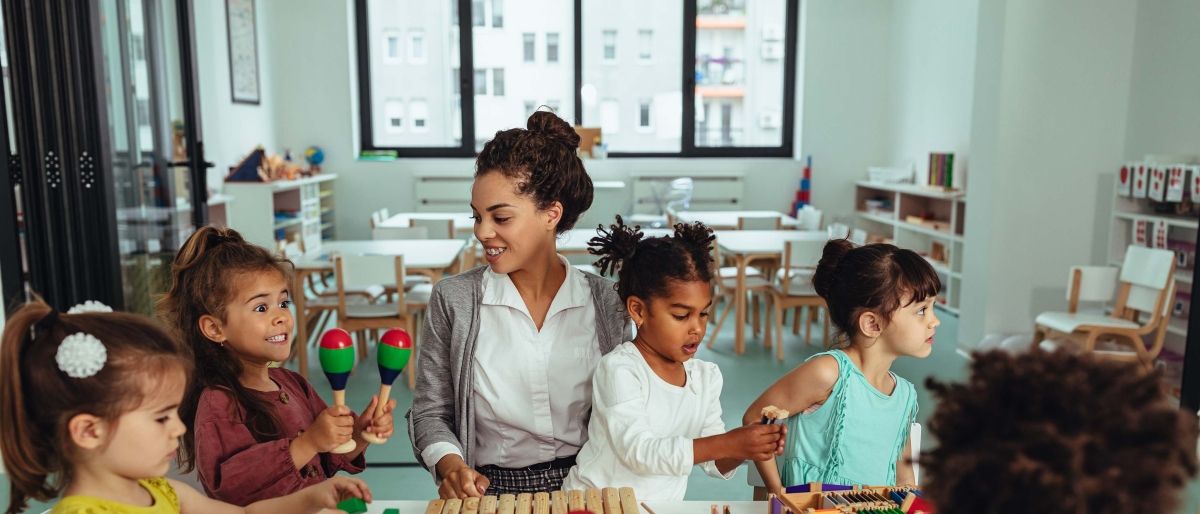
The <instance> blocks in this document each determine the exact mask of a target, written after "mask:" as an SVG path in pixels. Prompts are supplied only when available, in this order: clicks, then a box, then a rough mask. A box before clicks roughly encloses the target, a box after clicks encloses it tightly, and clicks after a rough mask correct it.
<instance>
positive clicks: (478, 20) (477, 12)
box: [451, 0, 486, 27]
mask: <svg viewBox="0 0 1200 514" xmlns="http://www.w3.org/2000/svg"><path fill="white" fill-rule="evenodd" d="M451 1H453V0H451ZM485 15H486V13H484V12H483V0H471V25H472V26H475V27H482V26H483V20H484V19H485V18H484V16H485Z"/></svg>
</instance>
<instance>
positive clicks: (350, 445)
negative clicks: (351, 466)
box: [329, 439, 358, 455]
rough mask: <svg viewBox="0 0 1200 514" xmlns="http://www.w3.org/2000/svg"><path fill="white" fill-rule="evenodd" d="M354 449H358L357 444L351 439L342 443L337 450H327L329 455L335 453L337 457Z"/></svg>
mask: <svg viewBox="0 0 1200 514" xmlns="http://www.w3.org/2000/svg"><path fill="white" fill-rule="evenodd" d="M355 448H358V444H356V443H355V442H354V440H353V439H351V440H349V441H346V442H344V443H342V444H341V445H340V446H338V447H337V448H334V449H332V450H329V453H336V454H338V455H341V454H343V453H350V452H352V451H354V449H355Z"/></svg>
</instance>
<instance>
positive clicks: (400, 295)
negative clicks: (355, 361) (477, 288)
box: [334, 255, 433, 388]
mask: <svg viewBox="0 0 1200 514" xmlns="http://www.w3.org/2000/svg"><path fill="white" fill-rule="evenodd" d="M334 275H336V276H337V289H338V302H337V317H338V326H339V327H341V328H342V329H343V330H345V331H347V332H352V333H356V334H357V336H356V337H357V339H358V354H359V359H360V360H362V359H363V358H365V357H366V356H367V332H368V331H375V330H383V329H389V328H403V329H405V330H407V331H408V333H409V334H411V335H412V336H413V342H414V348H413V350H414V351H415V350H416V346H417V345H418V344H419V340H418V333H417V331H416V328H417V327H418V326H420V325H419V322H418V319H417V318H418V316H419V313H420V312H421V311H423V310H424V309H425V307H426V306H428V304H429V297H430V295H431V294H432V293H433V285H431V284H421V285H417V286H414V287H413V288H412V289H411V290H409V291H404V290H399V291H397V292H396V298H395V301H389V302H377V303H373V304H368V305H354V304H351V303H349V302H347V300H346V295H345V293H344V291H345V290H346V289H348V288H353V287H361V286H362V285H363V284H371V283H376V282H379V281H381V279H386V277H389V276H390V277H391V278H392V280H393V281H394V282H393V283H400V282H402V281H403V280H404V277H405V276H406V273H405V271H404V257H403V256H399V255H395V256H392V255H340V256H337V257H334ZM415 364H416V362H415V361H412V362H409V364H408V366H407V370H408V385H409V387H410V388H412V387H415V386H416V377H417V375H416V373H415V368H416V366H415Z"/></svg>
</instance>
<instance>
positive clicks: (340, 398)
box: [329, 389, 358, 455]
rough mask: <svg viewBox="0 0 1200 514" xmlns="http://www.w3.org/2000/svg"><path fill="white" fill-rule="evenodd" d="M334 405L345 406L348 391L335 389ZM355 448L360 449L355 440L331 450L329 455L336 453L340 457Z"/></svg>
mask: <svg viewBox="0 0 1200 514" xmlns="http://www.w3.org/2000/svg"><path fill="white" fill-rule="evenodd" d="M333 404H334V405H337V406H345V405H346V390H345V389H335V390H334V391H333ZM355 448H358V444H357V443H355V442H354V439H351V440H349V441H346V442H344V443H342V444H341V445H339V446H338V447H337V448H334V449H332V450H329V453H336V454H338V455H341V454H343V453H350V452H352V451H354V449H355Z"/></svg>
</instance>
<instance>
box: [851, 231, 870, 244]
mask: <svg viewBox="0 0 1200 514" xmlns="http://www.w3.org/2000/svg"><path fill="white" fill-rule="evenodd" d="M850 242H851V243H854V244H855V245H857V246H862V245H865V244H867V231H866V230H863V229H861V228H856V229H853V230H851V231H850Z"/></svg>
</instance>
